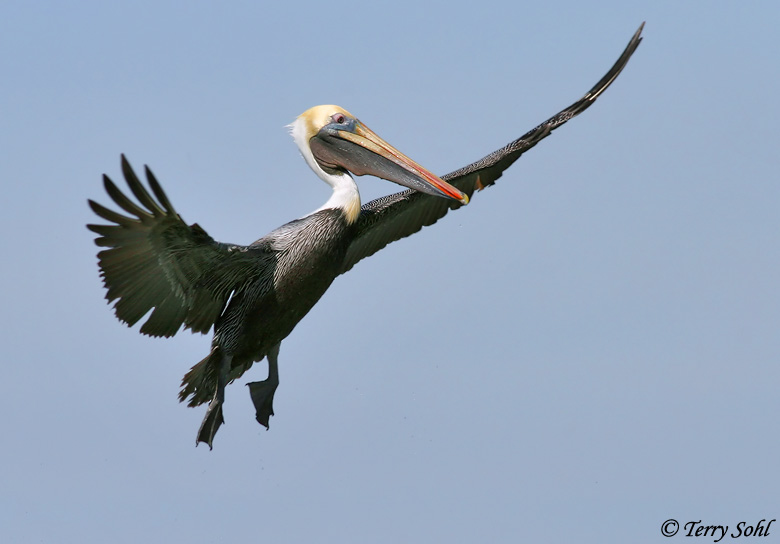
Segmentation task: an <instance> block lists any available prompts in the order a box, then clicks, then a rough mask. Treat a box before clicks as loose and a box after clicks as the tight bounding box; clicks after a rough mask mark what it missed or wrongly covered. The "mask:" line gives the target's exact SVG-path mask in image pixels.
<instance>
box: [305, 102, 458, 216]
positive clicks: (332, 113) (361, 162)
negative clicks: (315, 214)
mask: <svg viewBox="0 0 780 544" xmlns="http://www.w3.org/2000/svg"><path fill="white" fill-rule="evenodd" d="M290 127H291V128H292V135H293V138H294V139H295V143H296V144H298V148H299V149H300V150H301V154H302V155H303V157H304V159H305V160H306V162H307V163H308V165H309V166H310V167H311V169H312V170H314V172H315V173H316V174H317V175H318V176H319V177H320V178H322V179H323V180H325V181H326V182H328V183H329V184H330V185H331V186H333V188H334V190H335V191H337V190H339V183H345V182H346V180H345V179H344V178H348V179H349V181H350V182H351V183H352V184H353V185H354V181H352V178H351V177H350V176H349V174H348V172H351V173H352V174H354V175H356V176H362V175H365V174H369V175H372V176H376V177H378V178H382V179H386V180H388V181H392V182H394V183H398V184H399V185H403V186H404V187H409V188H410V189H415V190H417V191H420V192H422V193H427V194H429V195H435V196H441V197H444V198H449V199H452V200H457V201H459V202H461V203H463V204H467V203H468V201H469V198H468V196H467V195H466V194H465V193H462V192H461V191H459V190H458V189H457V188H455V187H453V186H452V185H450V184H449V183H447V182H446V181H444V180H442V179H440V178H439V177H438V176H435V175H434V174H432V173H431V172H429V171H428V170H426V169H425V168H423V167H422V166H420V165H419V164H417V163H416V162H414V161H413V160H412V159H410V158H409V157H407V156H406V155H404V154H403V153H401V152H400V151H398V150H397V149H395V148H394V147H393V146H391V145H390V144H388V143H387V142H385V141H384V140H383V139H382V138H380V137H379V136H377V135H376V134H375V133H374V132H373V131H372V130H370V129H369V128H368V127H367V126H365V125H364V124H363V123H361V122H360V121H359V120H358V119H357V118H356V117H355V116H354V115H352V114H351V113H349V112H348V111H347V110H345V109H344V108H341V107H339V106H332V105H331V106H315V107H313V108H311V109H308V110H306V111H305V112H303V113H302V114H301V115H300V116H299V117H298V118H297V119H296V120H295V121H294V122H293V123H292V125H290Z"/></svg>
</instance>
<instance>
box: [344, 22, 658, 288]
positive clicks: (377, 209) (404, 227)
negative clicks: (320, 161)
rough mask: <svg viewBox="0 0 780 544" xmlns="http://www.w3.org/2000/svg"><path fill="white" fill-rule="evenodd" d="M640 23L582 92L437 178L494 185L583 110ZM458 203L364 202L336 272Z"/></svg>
mask: <svg viewBox="0 0 780 544" xmlns="http://www.w3.org/2000/svg"><path fill="white" fill-rule="evenodd" d="M643 27H644V23H642V25H641V26H640V27H639V29H638V30H637V31H636V33H635V34H634V36H633V37H632V38H631V41H630V42H629V43H628V45H627V46H626V49H625V50H624V51H623V54H622V55H621V56H620V58H619V59H618V60H617V62H615V64H614V65H613V66H612V68H611V69H610V70H609V72H607V73H606V75H605V76H604V77H603V78H601V80H600V81H599V82H598V83H596V85H594V86H593V88H592V89H591V90H590V91H588V93H587V94H586V95H585V96H583V97H582V98H581V99H579V100H577V101H576V102H575V103H574V104H572V105H571V106H569V107H568V108H566V109H564V110H562V111H561V112H559V113H557V114H556V115H554V116H552V117H550V118H549V119H548V120H547V121H545V122H544V123H542V124H540V125H539V126H537V127H536V128H534V129H532V130H530V131H528V132H527V133H526V134H524V135H523V136H521V137H520V138H518V139H517V140H515V141H513V142H510V143H509V144H508V145H506V146H505V147H503V148H501V149H498V150H497V151H494V152H493V153H491V154H490V155H488V156H486V157H484V158H482V159H480V160H478V161H477V162H474V163H472V164H470V165H468V166H466V167H464V168H461V169H460V170H456V171H455V172H452V173H450V174H447V175H446V176H442V178H441V179H443V180H444V181H446V182H448V183H450V184H451V185H454V186H455V187H457V188H458V189H460V190H461V191H463V192H464V193H466V194H467V195H468V196H469V198H471V197H472V195H473V194H474V192H475V191H481V190H482V189H484V188H485V187H488V186H490V185H493V184H494V183H495V182H496V180H497V179H498V178H500V177H501V175H502V174H503V173H504V170H506V169H507V168H509V167H510V166H511V165H512V164H513V163H514V162H515V161H516V160H517V159H519V158H520V156H521V155H522V154H523V153H525V152H526V151H528V150H529V149H531V148H532V147H534V146H535V145H536V144H538V143H539V142H540V141H542V140H543V139H544V138H546V137H547V136H549V135H550V133H551V132H552V131H553V130H555V129H556V128H558V127H559V126H561V125H562V124H564V123H565V122H566V121H568V120H569V119H571V118H572V117H575V116H577V115H579V114H580V113H582V112H583V111H585V110H586V109H588V107H590V105H591V104H593V102H595V101H596V99H597V98H598V97H599V96H600V95H601V93H603V92H604V91H605V90H606V89H607V87H609V86H610V85H611V84H612V82H613V81H615V78H617V76H618V75H619V74H620V72H621V71H622V70H623V68H625V66H626V64H627V63H628V60H629V59H630V58H631V55H633V54H634V51H635V50H636V48H637V47H638V46H639V43H640V42H641V41H642V38H641V37H640V36H641V34H642V28H643ZM460 207H461V204H460V203H458V202H453V201H451V200H445V199H443V198H438V197H435V196H430V195H426V194H423V193H419V192H417V191H414V190H408V191H403V192H400V193H396V194H392V195H389V196H386V197H383V198H379V199H376V200H372V201H371V202H368V203H367V204H365V205H364V206H363V207H362V208H361V211H360V217H359V218H358V224H357V235H356V237H355V238H354V240H353V241H352V243H351V244H350V247H349V250H348V251H347V256H346V258H345V259H344V264H343V266H342V269H341V272H342V273H344V272H346V271H348V270H350V269H351V268H352V267H353V266H355V264H357V263H358V262H359V261H361V260H362V259H365V258H366V257H369V256H371V255H373V254H374V253H376V252H377V251H379V250H380V249H382V248H383V247H385V246H386V245H388V244H390V243H392V242H395V241H396V240H400V239H401V238H405V237H407V236H410V235H412V234H414V233H415V232H417V231H419V230H420V229H422V228H423V227H427V226H428V225H432V224H434V223H435V222H436V221H438V220H439V219H441V218H442V217H444V216H445V215H446V214H447V212H448V211H450V210H452V209H457V208H460Z"/></svg>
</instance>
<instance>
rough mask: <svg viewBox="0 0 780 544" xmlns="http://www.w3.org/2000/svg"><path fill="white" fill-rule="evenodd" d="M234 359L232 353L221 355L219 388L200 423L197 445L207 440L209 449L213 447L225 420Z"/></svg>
mask: <svg viewBox="0 0 780 544" xmlns="http://www.w3.org/2000/svg"><path fill="white" fill-rule="evenodd" d="M232 359H233V357H232V356H231V355H226V354H224V353H223V354H222V355H221V357H220V360H219V369H218V370H217V390H216V391H215V392H214V399H213V400H212V401H211V403H210V404H209V407H208V409H207V410H206V416H205V417H204V418H203V423H201V424H200V429H198V438H197V440H196V441H195V445H196V446H197V445H198V444H200V443H201V442H205V443H206V444H208V445H209V449H213V447H212V442H213V441H214V435H216V434H217V431H218V430H219V427H220V425H222V424H223V423H224V422H225V419H224V418H223V417H222V403H224V402H225V386H226V385H227V377H228V372H230V362H231V360H232Z"/></svg>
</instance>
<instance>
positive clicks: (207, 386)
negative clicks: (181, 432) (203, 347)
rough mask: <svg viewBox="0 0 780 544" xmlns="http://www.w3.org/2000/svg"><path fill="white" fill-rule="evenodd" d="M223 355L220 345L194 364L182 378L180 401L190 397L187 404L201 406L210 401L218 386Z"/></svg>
mask: <svg viewBox="0 0 780 544" xmlns="http://www.w3.org/2000/svg"><path fill="white" fill-rule="evenodd" d="M221 357H222V354H221V353H220V350H219V348H218V347H215V348H213V349H212V350H211V353H209V354H208V355H207V356H206V358H205V359H203V360H202V361H200V362H199V363H197V364H196V365H195V366H193V367H192V368H191V369H190V371H189V372H187V373H186V374H185V375H184V378H182V380H181V391H179V402H184V401H186V400H187V398H188V397H189V401H188V402H187V406H189V407H194V406H200V405H201V404H205V403H207V402H210V401H211V399H212V397H214V391H215V389H216V387H217V369H218V368H219V361H220V358H221Z"/></svg>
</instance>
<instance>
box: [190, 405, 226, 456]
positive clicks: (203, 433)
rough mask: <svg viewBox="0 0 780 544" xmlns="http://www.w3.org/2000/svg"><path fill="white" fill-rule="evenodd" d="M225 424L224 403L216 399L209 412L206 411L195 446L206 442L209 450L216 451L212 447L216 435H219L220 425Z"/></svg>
mask: <svg viewBox="0 0 780 544" xmlns="http://www.w3.org/2000/svg"><path fill="white" fill-rule="evenodd" d="M224 422H225V419H224V418H223V417H222V402H221V401H219V400H217V399H214V400H212V401H211V404H209V407H208V410H206V417H204V418H203V423H201V424H200V429H198V438H197V440H195V445H196V446H197V445H198V444H200V443H201V442H205V443H206V444H208V445H209V449H214V448H213V446H212V443H213V442H214V435H216V434H217V431H218V430H219V427H220V425H222V424H223V423H224Z"/></svg>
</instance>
